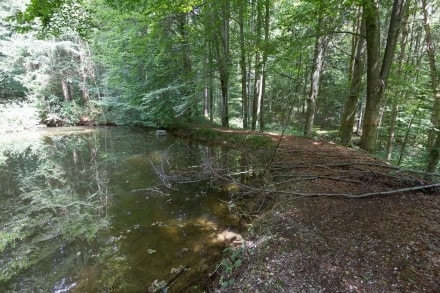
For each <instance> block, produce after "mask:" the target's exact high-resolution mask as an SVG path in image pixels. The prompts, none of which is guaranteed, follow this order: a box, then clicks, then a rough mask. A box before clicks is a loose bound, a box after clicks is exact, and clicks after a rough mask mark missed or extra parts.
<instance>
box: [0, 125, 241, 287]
mask: <svg viewBox="0 0 440 293" xmlns="http://www.w3.org/2000/svg"><path fill="white" fill-rule="evenodd" d="M226 153H227V154H228V155H227V156H225V154H226ZM231 154H232V155H231ZM219 157H222V161H223V163H224V164H229V165H230V164H234V162H236V161H237V160H238V159H237V158H238V157H240V154H239V153H238V152H236V153H234V152H231V151H225V150H224V149H223V148H221V147H212V146H207V145H203V144H200V143H197V142H194V141H190V140H187V141H184V140H180V139H177V138H173V137H171V136H169V135H168V136H165V137H156V134H155V132H154V131H148V130H140V129H131V128H124V127H108V128H69V129H52V130H49V129H48V130H42V131H38V132H34V133H26V134H22V135H8V136H2V137H1V138H0V201H1V206H0V268H1V272H0V273H1V275H0V291H1V292H108V291H116V292H148V291H153V289H154V288H160V287H162V286H165V287H170V291H172V292H181V291H184V290H186V289H187V288H189V286H194V284H198V283H203V281H204V280H206V278H208V277H209V271H210V270H212V265H213V263H214V262H215V261H218V259H219V258H220V256H221V252H222V249H223V248H224V247H225V244H224V243H223V242H222V241H223V240H224V239H225V238H226V239H227V240H231V238H233V237H234V235H236V234H235V233H239V232H240V226H239V221H238V219H237V218H236V217H235V216H234V215H233V214H232V213H230V211H229V208H228V200H229V199H230V194H229V193H228V192H230V191H228V190H227V188H226V189H225V188H223V189H222V188H216V187H215V186H213V185H212V184H209V181H207V180H191V179H188V180H185V178H180V177H181V176H182V174H185V170H193V169H195V168H200V166H201V165H203V164H204V162H206V161H212V160H216V159H218V158H219ZM223 163H222V164H223ZM174 170H180V172H179V174H177V173H173V172H174ZM188 172H189V171H188ZM178 176H180V177H179V178H178ZM176 178H177V179H179V180H173V179H176ZM183 181H186V182H185V183H182V182H183ZM231 235H232V236H231ZM237 235H238V234H237ZM228 237H229V238H228Z"/></svg>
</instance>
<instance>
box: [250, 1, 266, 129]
mask: <svg viewBox="0 0 440 293" xmlns="http://www.w3.org/2000/svg"><path fill="white" fill-rule="evenodd" d="M256 4H257V11H256V17H257V20H256V29H255V38H256V41H255V45H256V47H257V50H256V52H255V69H254V76H255V81H254V97H253V101H252V124H251V128H252V130H255V129H256V128H257V121H258V114H259V108H260V103H259V102H260V101H261V28H262V18H263V15H262V5H261V0H256Z"/></svg>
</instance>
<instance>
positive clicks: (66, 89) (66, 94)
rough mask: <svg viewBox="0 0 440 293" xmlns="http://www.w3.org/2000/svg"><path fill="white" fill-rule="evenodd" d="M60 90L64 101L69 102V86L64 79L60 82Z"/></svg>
mask: <svg viewBox="0 0 440 293" xmlns="http://www.w3.org/2000/svg"><path fill="white" fill-rule="evenodd" d="M61 88H62V89H63V96H64V100H65V101H66V102H68V101H70V94H69V85H68V84H67V81H65V80H64V79H62V80H61Z"/></svg>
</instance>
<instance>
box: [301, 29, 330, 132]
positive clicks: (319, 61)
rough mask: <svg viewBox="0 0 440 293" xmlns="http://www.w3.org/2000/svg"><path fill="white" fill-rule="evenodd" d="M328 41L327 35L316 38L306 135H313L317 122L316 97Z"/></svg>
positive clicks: (308, 99)
mask: <svg viewBox="0 0 440 293" xmlns="http://www.w3.org/2000/svg"><path fill="white" fill-rule="evenodd" d="M326 43H327V38H326V37H325V36H319V37H317V38H316V42H315V52H314V62H313V69H312V75H311V85H310V92H309V96H308V98H307V113H306V123H305V128H304V135H305V136H311V134H312V130H313V125H314V122H315V114H316V99H317V98H318V93H319V85H320V81H321V73H322V68H323V64H324V55H325V47H326Z"/></svg>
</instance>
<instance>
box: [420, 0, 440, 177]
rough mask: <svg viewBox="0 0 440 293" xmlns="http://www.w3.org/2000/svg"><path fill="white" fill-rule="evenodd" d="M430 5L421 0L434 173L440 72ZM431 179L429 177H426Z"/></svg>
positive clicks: (438, 152) (439, 142) (439, 140)
mask: <svg viewBox="0 0 440 293" xmlns="http://www.w3.org/2000/svg"><path fill="white" fill-rule="evenodd" d="M429 10H431V7H428V6H427V4H426V0H422V12H423V27H424V29H425V42H426V47H427V53H428V58H429V69H430V75H431V87H432V93H433V95H434V106H433V109H432V115H431V123H432V125H433V126H434V127H435V129H434V130H433V131H431V135H430V140H429V142H428V147H429V156H428V166H427V170H426V171H427V172H428V173H434V172H436V171H437V168H438V163H439V159H440V135H439V133H438V129H439V127H440V73H439V72H438V70H437V65H436V63H435V46H434V43H433V41H432V36H431V26H430V21H429V13H430V11H429ZM428 179H431V178H428Z"/></svg>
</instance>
